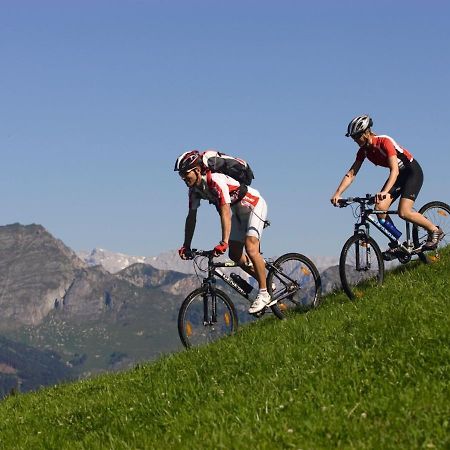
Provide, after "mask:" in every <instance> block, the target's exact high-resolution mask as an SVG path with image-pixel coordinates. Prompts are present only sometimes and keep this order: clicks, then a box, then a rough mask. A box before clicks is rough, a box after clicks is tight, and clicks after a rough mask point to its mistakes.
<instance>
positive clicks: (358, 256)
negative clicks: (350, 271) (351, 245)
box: [355, 224, 372, 272]
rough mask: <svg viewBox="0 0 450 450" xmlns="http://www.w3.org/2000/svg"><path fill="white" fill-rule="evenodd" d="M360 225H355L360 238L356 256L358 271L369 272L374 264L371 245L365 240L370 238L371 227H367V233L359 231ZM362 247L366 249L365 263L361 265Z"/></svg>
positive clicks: (356, 247)
mask: <svg viewBox="0 0 450 450" xmlns="http://www.w3.org/2000/svg"><path fill="white" fill-rule="evenodd" d="M359 226H360V224H357V225H355V234H356V235H357V236H359V238H360V240H358V241H356V242H355V256H356V271H357V272H367V271H368V270H370V268H371V263H372V253H371V250H370V245H369V243H368V240H366V241H363V238H366V237H368V236H369V227H368V226H367V225H366V226H365V227H366V231H365V232H364V231H360V230H359ZM361 247H365V249H366V251H365V256H366V258H365V262H363V265H361Z"/></svg>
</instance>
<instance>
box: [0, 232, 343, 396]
mask: <svg viewBox="0 0 450 450" xmlns="http://www.w3.org/2000/svg"><path fill="white" fill-rule="evenodd" d="M0 254H1V255H2V258H1V259H0V338H2V339H3V340H0V350H2V349H3V350H4V351H3V352H2V351H0V386H2V385H3V386H6V388H7V387H8V386H10V385H11V383H13V384H14V383H15V385H17V386H22V388H23V389H27V390H28V389H35V388H37V387H38V386H40V385H43V384H45V382H44V381H43V380H44V379H46V380H47V382H48V383H55V377H50V376H48V377H47V378H46V377H36V376H32V374H30V373H29V370H31V369H30V365H26V364H25V365H24V364H23V359H21V358H23V352H24V351H25V350H24V349H26V351H27V352H28V354H30V355H31V354H33V355H35V358H34V359H35V360H36V361H40V363H39V364H40V370H41V371H43V373H54V374H56V375H57V376H56V378H58V381H61V380H63V379H72V378H75V377H85V376H89V375H91V374H93V373H97V372H101V371H105V370H119V369H122V368H127V367H131V366H133V365H135V364H136V363H137V362H139V361H143V360H151V359H154V358H156V357H158V356H159V355H161V354H164V353H170V352H174V351H178V350H180V349H181V348H182V347H181V344H180V342H179V338H178V334H177V315H178V309H179V306H180V304H181V302H182V301H183V299H184V298H185V296H186V295H187V294H188V293H189V292H191V291H192V290H193V289H194V288H196V287H198V286H199V284H200V278H199V276H198V275H196V274H193V272H194V270H193V264H192V262H189V261H188V262H186V261H182V260H181V259H180V258H179V257H178V254H177V252H175V251H173V252H167V253H164V254H162V255H159V256H156V257H139V256H129V255H124V254H118V253H113V252H108V251H106V250H100V249H95V250H93V251H91V252H79V253H78V254H77V253H75V252H74V251H73V250H72V249H70V248H69V247H67V246H66V245H65V244H64V243H63V242H62V241H60V240H59V239H56V238H55V237H53V236H52V235H51V234H50V233H49V232H48V231H47V230H46V229H45V228H44V227H43V226H41V225H36V224H32V225H21V224H12V225H6V226H1V227H0ZM318 265H319V267H320V264H318ZM336 276H337V271H336V268H335V267H331V268H328V269H326V270H324V271H322V283H323V286H324V288H325V289H324V290H325V291H328V290H331V289H334V288H336V287H337V285H338V282H337V279H336ZM230 294H231V293H230ZM232 298H233V301H235V304H236V309H237V311H238V314H239V319H240V321H241V322H246V321H249V320H253V319H252V318H251V317H250V316H249V315H248V314H247V312H246V311H247V308H248V304H247V303H246V301H245V300H243V299H241V298H240V297H239V298H236V297H235V296H233V295H232ZM5 343H7V344H5ZM6 349H9V350H8V351H6ZM11 349H21V350H18V351H17V350H16V351H14V350H11ZM33 352H34V353H33ZM5 355H6V356H5ZM14 355H16V357H14ZM48 355H50V356H48ZM46 364H47V367H48V370H47V372H46V371H45V369H43V368H42V366H45V365H46ZM19 368H20V370H19ZM11 380H13V381H11ZM25 380H29V381H27V382H25ZM0 395H1V392H0Z"/></svg>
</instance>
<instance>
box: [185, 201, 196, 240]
mask: <svg viewBox="0 0 450 450" xmlns="http://www.w3.org/2000/svg"><path fill="white" fill-rule="evenodd" d="M196 224H197V210H196V209H190V210H189V212H188V215H187V217H186V224H185V227H184V244H183V246H184V247H186V248H191V243H192V238H193V237H194V231H195V226H196Z"/></svg>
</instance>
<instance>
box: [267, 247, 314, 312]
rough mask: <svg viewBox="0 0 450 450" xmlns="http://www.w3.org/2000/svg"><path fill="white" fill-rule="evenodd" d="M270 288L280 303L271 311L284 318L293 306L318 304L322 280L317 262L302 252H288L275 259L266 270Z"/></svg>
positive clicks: (271, 293) (297, 308)
mask: <svg viewBox="0 0 450 450" xmlns="http://www.w3.org/2000/svg"><path fill="white" fill-rule="evenodd" d="M267 290H268V291H269V294H270V295H271V297H272V298H273V299H277V303H276V304H275V305H273V306H272V307H271V308H272V311H273V312H274V314H275V315H276V316H277V317H278V318H284V317H286V315H288V314H289V312H290V311H293V310H302V311H305V310H308V309H311V308H316V307H317V306H318V305H319V303H320V298H321V291H322V284H321V280H320V275H319V271H318V270H317V268H316V266H315V265H314V263H313V262H312V261H311V260H310V259H308V258H307V257H306V256H304V255H301V254H300V253H286V254H285V255H282V256H280V257H279V258H278V259H276V260H275V262H274V263H273V267H272V268H271V269H269V273H268V274H267Z"/></svg>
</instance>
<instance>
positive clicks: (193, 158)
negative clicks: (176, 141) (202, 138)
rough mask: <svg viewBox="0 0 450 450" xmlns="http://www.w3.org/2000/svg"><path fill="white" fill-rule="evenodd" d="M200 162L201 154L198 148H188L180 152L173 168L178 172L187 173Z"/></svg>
mask: <svg viewBox="0 0 450 450" xmlns="http://www.w3.org/2000/svg"><path fill="white" fill-rule="evenodd" d="M200 163H201V155H200V152H199V151H198V150H190V151H188V152H184V153H183V154H181V155H180V156H179V157H178V158H177V160H176V161H175V167H174V169H173V170H175V171H176V172H180V173H187V172H189V171H190V170H192V169H194V168H195V167H197V166H198V165H199V164H200Z"/></svg>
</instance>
